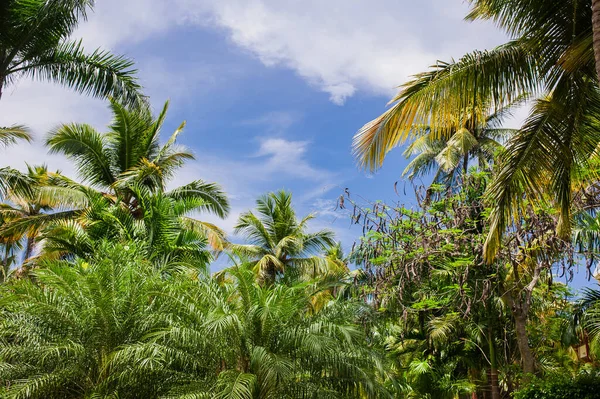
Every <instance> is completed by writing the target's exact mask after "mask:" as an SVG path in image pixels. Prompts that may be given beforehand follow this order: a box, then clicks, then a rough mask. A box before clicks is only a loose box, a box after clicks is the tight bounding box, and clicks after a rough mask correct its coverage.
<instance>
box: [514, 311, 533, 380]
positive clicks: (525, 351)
mask: <svg viewBox="0 0 600 399" xmlns="http://www.w3.org/2000/svg"><path fill="white" fill-rule="evenodd" d="M513 316H514V318H515V330H516V334H517V345H518V346H519V353H520V354H521V360H522V361H523V372H524V373H525V374H533V373H534V372H535V359H534V358H533V353H532V352H531V348H530V347H529V337H528V336H527V317H526V316H525V315H524V314H523V311H522V310H521V309H513Z"/></svg>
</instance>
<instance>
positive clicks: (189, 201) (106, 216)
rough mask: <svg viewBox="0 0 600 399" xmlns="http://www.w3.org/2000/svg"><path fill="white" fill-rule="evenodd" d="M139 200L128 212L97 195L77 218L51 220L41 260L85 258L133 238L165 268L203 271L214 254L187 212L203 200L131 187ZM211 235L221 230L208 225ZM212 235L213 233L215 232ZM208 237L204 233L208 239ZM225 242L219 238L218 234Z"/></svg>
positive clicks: (200, 227)
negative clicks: (107, 245)
mask: <svg viewBox="0 0 600 399" xmlns="http://www.w3.org/2000/svg"><path fill="white" fill-rule="evenodd" d="M131 190H132V192H134V193H135V196H136V198H137V199H138V210H137V213H136V214H132V213H131V212H130V211H129V209H127V207H125V206H124V205H123V204H121V203H116V204H115V203H112V202H110V201H108V200H106V198H105V197H103V196H101V195H97V194H96V197H95V198H94V199H92V200H91V201H90V206H89V207H88V208H87V209H85V211H84V212H82V213H81V214H80V215H78V217H77V218H75V219H67V220H60V221H55V222H54V223H53V224H52V225H51V226H50V227H49V228H47V229H46V230H45V231H44V232H43V233H42V234H41V240H42V250H41V252H42V256H41V257H42V259H44V258H50V259H52V258H57V257H58V258H60V257H65V256H71V257H72V256H78V257H81V258H87V257H90V256H92V255H93V254H94V253H95V252H96V251H97V249H98V245H99V244H102V242H104V241H105V240H110V241H112V242H130V241H136V242H140V243H143V244H140V245H141V246H143V247H144V248H146V251H147V254H146V259H147V261H148V262H150V263H152V264H153V265H154V266H155V267H156V268H157V269H159V270H163V271H164V272H167V271H173V270H178V269H181V268H188V269H194V270H195V271H197V272H201V273H206V271H207V270H206V267H207V266H208V263H209V261H210V260H212V255H211V253H210V251H209V248H208V244H209V241H208V237H211V236H210V235H208V234H207V233H206V231H207V226H206V223H204V222H200V221H198V220H196V219H194V218H191V217H190V216H189V214H190V213H192V212H194V211H196V210H201V209H203V208H204V205H205V203H204V201H202V200H199V199H197V198H196V199H194V198H181V199H176V198H173V197H171V196H168V195H166V194H165V193H162V192H158V193H152V192H151V191H150V190H149V189H148V188H147V187H144V186H141V185H137V186H133V187H131ZM211 229H212V231H213V233H215V232H218V231H220V230H219V229H218V228H216V227H215V226H211ZM215 234H216V233H215ZM207 236H208V237H207ZM219 239H220V240H221V241H224V239H225V238H224V237H223V236H219Z"/></svg>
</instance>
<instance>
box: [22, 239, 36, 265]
mask: <svg viewBox="0 0 600 399" xmlns="http://www.w3.org/2000/svg"><path fill="white" fill-rule="evenodd" d="M34 246H35V238H33V237H27V241H26V243H25V256H24V258H23V262H25V261H26V260H27V259H29V258H30V257H31V254H32V253H33V248H34Z"/></svg>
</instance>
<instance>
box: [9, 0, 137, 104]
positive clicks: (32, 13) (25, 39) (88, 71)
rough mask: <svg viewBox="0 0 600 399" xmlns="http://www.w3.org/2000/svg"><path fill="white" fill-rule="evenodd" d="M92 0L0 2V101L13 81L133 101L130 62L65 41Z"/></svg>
mask: <svg viewBox="0 0 600 399" xmlns="http://www.w3.org/2000/svg"><path fill="white" fill-rule="evenodd" d="M92 6H93V1H92V0H31V1H22V0H5V1H3V2H2V4H1V5H0V97H2V91H3V89H5V88H6V87H8V86H10V85H11V84H14V83H15V82H16V81H17V80H18V78H20V77H22V76H28V77H31V78H36V79H41V80H48V81H52V82H57V83H60V84H62V85H64V86H67V87H70V88H73V89H75V90H77V91H79V92H82V93H86V94H91V95H93V96H97V97H107V96H112V97H115V98H119V99H122V100H123V101H125V102H127V103H135V102H139V101H140V100H141V99H142V97H141V95H140V86H139V84H138V83H137V79H136V78H135V72H136V71H135V70H134V69H132V67H133V62H132V61H130V60H128V59H126V58H124V57H121V56H115V55H112V54H111V53H109V52H107V51H103V50H100V49H97V50H95V51H94V52H93V53H91V54H89V53H87V52H85V50H84V49H83V46H82V44H81V42H80V41H79V42H77V41H69V37H70V36H71V34H72V33H73V31H74V30H75V28H76V27H77V25H78V22H79V21H81V20H85V18H86V16H87V12H88V11H89V10H90V9H91V8H92Z"/></svg>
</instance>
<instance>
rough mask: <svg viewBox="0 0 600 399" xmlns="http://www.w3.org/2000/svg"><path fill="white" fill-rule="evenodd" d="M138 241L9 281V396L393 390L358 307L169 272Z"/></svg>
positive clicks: (5, 327)
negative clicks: (318, 306)
mask: <svg viewBox="0 0 600 399" xmlns="http://www.w3.org/2000/svg"><path fill="white" fill-rule="evenodd" d="M145 255H146V250H145V248H143V247H139V246H138V245H137V244H135V243H125V244H114V243H110V242H104V243H103V244H101V245H99V247H98V250H97V251H96V252H95V253H94V254H93V255H92V256H90V257H89V258H87V259H86V260H83V259H74V260H72V261H66V260H61V261H52V262H49V263H48V264H47V267H45V268H43V269H37V270H35V271H34V272H33V273H34V274H35V281H32V280H16V281H14V282H12V283H10V284H8V285H2V286H0V293H1V297H2V301H1V302H0V344H1V348H2V349H1V350H0V384H1V385H0V395H1V396H2V397H3V398H7V399H13V398H14V399H16V398H40V397H43V398H49V399H53V398H56V399H58V398H82V397H103V398H109V397H119V398H126V399H127V398H139V397H144V398H159V397H162V398H165V397H169V398H183V397H195V398H265V399H267V398H279V397H286V398H306V397H332V396H333V397H364V398H375V397H381V396H379V394H383V391H382V389H381V387H380V386H379V383H378V379H377V376H378V375H380V374H379V373H382V368H381V366H380V359H379V356H378V354H377V353H375V352H374V351H373V350H371V349H369V348H368V346H367V345H366V339H365V335H364V332H363V328H362V327H361V326H360V324H357V323H356V321H355V319H356V317H357V314H361V313H364V310H362V311H360V310H359V308H360V309H362V308H365V305H364V304H362V305H361V304H360V303H357V302H332V303H331V304H330V305H329V306H327V307H326V308H324V309H323V310H322V311H321V312H319V313H318V314H312V313H310V312H308V310H309V309H310V296H311V293H310V292H309V290H307V287H306V286H305V285H300V286H296V287H287V286H284V285H276V286H269V287H266V286H261V285H259V284H257V283H256V282H255V279H254V274H253V273H252V272H251V271H250V270H245V269H238V270H232V271H231V274H232V276H234V281H232V282H230V283H226V284H219V283H218V282H217V281H215V280H214V279H210V278H203V277H199V278H196V276H193V277H194V278H190V276H189V275H188V274H187V273H174V274H169V275H167V276H165V274H164V273H163V271H162V270H157V269H155V268H153V267H151V266H150V265H149V264H148V262H147V260H146V259H145Z"/></svg>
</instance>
